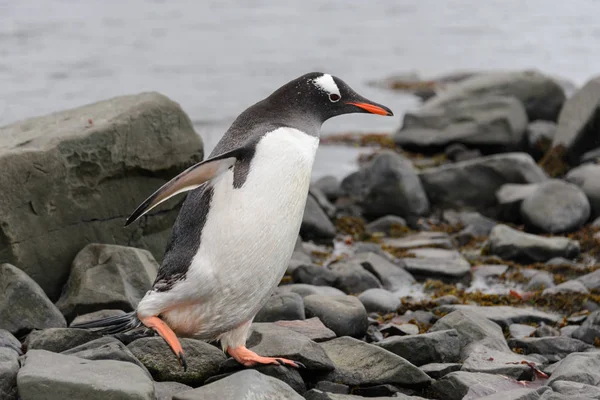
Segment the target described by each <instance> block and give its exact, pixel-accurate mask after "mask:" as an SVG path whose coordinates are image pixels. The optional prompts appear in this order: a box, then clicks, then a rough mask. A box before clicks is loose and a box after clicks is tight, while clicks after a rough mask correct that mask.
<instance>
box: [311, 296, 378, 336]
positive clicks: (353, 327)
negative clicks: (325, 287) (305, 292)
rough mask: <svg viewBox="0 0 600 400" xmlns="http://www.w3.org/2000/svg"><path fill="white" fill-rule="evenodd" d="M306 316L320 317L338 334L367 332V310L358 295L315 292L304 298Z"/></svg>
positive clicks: (347, 334) (346, 334) (353, 334)
mask: <svg viewBox="0 0 600 400" xmlns="http://www.w3.org/2000/svg"><path fill="white" fill-rule="evenodd" d="M304 309H305V311H306V317H308V318H311V317H318V318H319V319H320V320H321V321H322V322H323V324H324V325H325V326H326V327H328V328H329V329H331V330H332V331H334V332H335V334H336V335H337V336H353V337H362V336H364V335H365V333H366V332H367V328H368V327H369V321H368V319H367V310H366V309H365V307H364V306H363V304H362V303H361V302H360V300H358V299H357V298H356V297H352V296H343V297H342V296H323V295H317V294H313V295H310V296H306V297H305V298H304Z"/></svg>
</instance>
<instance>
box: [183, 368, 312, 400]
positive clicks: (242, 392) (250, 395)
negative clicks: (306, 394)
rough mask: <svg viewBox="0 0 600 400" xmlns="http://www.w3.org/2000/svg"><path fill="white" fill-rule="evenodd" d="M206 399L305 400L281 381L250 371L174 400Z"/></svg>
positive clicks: (185, 392) (236, 374)
mask: <svg viewBox="0 0 600 400" xmlns="http://www.w3.org/2000/svg"><path fill="white" fill-rule="evenodd" d="M204 399H207V400H208V399H215V400H216V399H228V400H246V399H269V400H270V399H273V400H304V398H303V397H302V396H300V395H299V394H298V393H296V392H295V391H294V389H292V388H291V387H290V386H289V385H287V384H285V383H284V382H282V381H280V380H279V379H275V378H272V377H270V376H267V375H264V374H261V373H259V372H257V371H255V370H252V369H248V370H244V371H240V372H238V373H235V374H233V375H230V376H228V377H226V378H223V379H220V380H218V381H216V382H213V383H211V384H209V385H205V386H202V387H200V388H197V389H193V390H188V391H184V392H179V393H177V394H175V396H173V400H204Z"/></svg>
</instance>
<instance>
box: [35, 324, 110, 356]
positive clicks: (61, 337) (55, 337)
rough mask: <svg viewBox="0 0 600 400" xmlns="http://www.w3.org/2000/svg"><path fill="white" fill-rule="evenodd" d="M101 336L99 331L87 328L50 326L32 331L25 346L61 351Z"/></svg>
mask: <svg viewBox="0 0 600 400" xmlns="http://www.w3.org/2000/svg"><path fill="white" fill-rule="evenodd" d="M99 337H100V334H99V333H96V332H93V331H88V330H85V329H72V328H48V329H44V330H42V331H32V332H31V333H30V334H29V336H27V340H26V341H25V346H26V347H27V349H41V350H48V351H52V352H55V353H60V352H62V351H65V350H68V349H72V348H73V347H77V346H79V345H80V344H83V343H87V342H89V341H92V340H95V339H98V338H99Z"/></svg>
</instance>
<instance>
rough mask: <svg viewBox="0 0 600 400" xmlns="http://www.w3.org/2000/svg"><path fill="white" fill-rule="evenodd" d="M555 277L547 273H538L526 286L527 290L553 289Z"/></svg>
mask: <svg viewBox="0 0 600 400" xmlns="http://www.w3.org/2000/svg"><path fill="white" fill-rule="evenodd" d="M554 286H555V285H554V276H553V275H552V274H551V273H549V272H547V271H538V272H536V273H535V274H534V275H533V276H532V277H531V278H530V279H529V282H527V285H525V290H530V291H536V290H543V289H548V288H553V287H554Z"/></svg>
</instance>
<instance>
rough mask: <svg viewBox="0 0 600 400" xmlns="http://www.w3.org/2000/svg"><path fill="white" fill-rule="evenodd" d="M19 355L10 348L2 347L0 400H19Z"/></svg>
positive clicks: (0, 349) (0, 351) (0, 357)
mask: <svg viewBox="0 0 600 400" xmlns="http://www.w3.org/2000/svg"><path fill="white" fill-rule="evenodd" d="M19 366H20V365H19V353H17V352H16V351H15V350H13V349H11V348H8V347H0V399H3V400H17V399H18V398H19V395H18V393H17V372H19Z"/></svg>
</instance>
